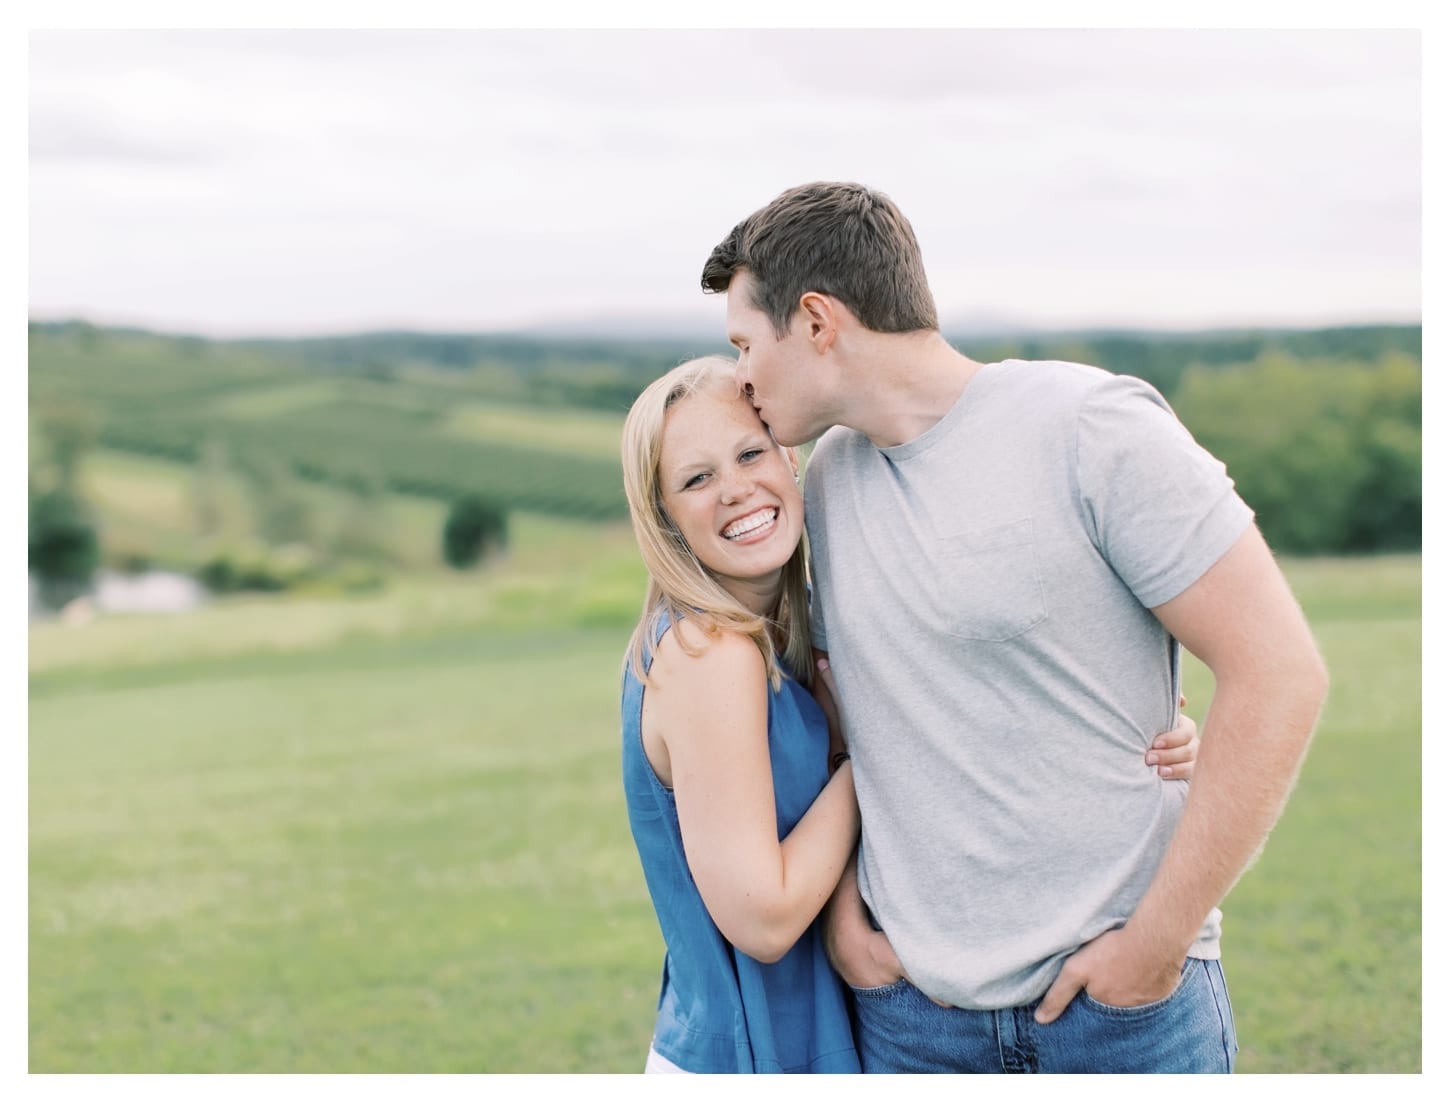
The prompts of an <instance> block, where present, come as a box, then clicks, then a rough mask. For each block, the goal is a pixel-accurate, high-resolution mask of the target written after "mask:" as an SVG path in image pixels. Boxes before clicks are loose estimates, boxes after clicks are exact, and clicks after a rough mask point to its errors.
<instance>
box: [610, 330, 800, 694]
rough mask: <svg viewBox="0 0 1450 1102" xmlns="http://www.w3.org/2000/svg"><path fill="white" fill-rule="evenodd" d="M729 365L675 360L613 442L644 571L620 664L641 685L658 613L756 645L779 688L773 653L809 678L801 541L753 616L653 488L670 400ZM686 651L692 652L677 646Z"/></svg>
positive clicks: (710, 381) (713, 382)
mask: <svg viewBox="0 0 1450 1102" xmlns="http://www.w3.org/2000/svg"><path fill="white" fill-rule="evenodd" d="M734 368H735V365H734V363H733V362H732V361H731V360H730V359H728V358H727V357H725V356H703V357H701V358H700V359H697V360H690V361H688V362H687V363H682V364H680V366H679V367H677V368H675V369H674V370H672V371H670V372H668V373H666V374H664V375H662V376H660V377H659V378H658V379H656V380H655V381H654V382H652V383H650V385H649V386H648V387H646V388H645V390H644V393H642V394H641V395H640V396H639V397H638V398H637V399H635V403H634V405H633V406H632V407H631V408H630V411H629V416H628V417H626V418H625V421H624V438H623V441H622V444H621V447H620V452H621V457H622V459H623V462H624V494H625V497H626V498H627V499H628V500H629V518H630V521H631V522H632V523H633V525H634V538H635V540H636V542H638V544H639V553H640V555H641V556H642V557H643V558H644V565H645V567H646V569H647V570H648V571H649V587H648V589H647V591H646V592H645V598H644V611H643V612H642V613H641V615H640V619H639V623H638V624H637V625H636V626H635V629H634V635H633V636H632V637H631V638H630V641H629V649H628V650H627V651H626V655H625V661H626V663H627V665H628V667H629V669H630V670H631V671H633V673H634V675H635V676H636V677H637V678H639V679H640V680H641V681H645V682H648V680H649V678H648V676H647V674H646V673H645V663H644V659H645V655H646V653H647V652H648V651H649V650H650V649H651V648H653V646H654V641H655V640H654V630H655V629H654V625H655V623H656V618H657V617H658V616H659V615H660V614H661V613H662V612H663V613H664V614H665V615H668V616H669V617H670V623H674V622H675V620H676V619H677V618H684V619H686V620H690V621H691V622H693V623H694V624H696V625H698V626H699V627H700V628H701V629H702V630H703V631H704V632H705V633H706V634H709V635H714V634H717V633H718V632H721V631H734V632H739V633H740V634H742V635H748V636H749V637H750V638H751V639H752V640H754V642H755V645H756V646H757V647H759V648H760V653H761V656H762V657H763V658H764V659H765V668H766V671H767V673H768V674H769V676H770V683H771V686H772V687H773V688H775V689H779V688H780V670H779V667H778V666H777V664H776V661H775V658H776V654H777V648H776V644H775V640H776V639H779V640H780V642H781V646H780V650H779V653H780V660H781V664H783V665H784V666H785V667H786V669H787V670H788V671H789V672H790V674H791V675H792V676H793V677H794V678H795V679H796V680H797V681H799V682H800V683H801V684H802V685H806V686H809V685H810V683H811V675H812V664H811V639H810V623H809V612H808V607H807V600H808V597H807V591H806V546H805V534H804V532H802V534H801V540H800V543H799V544H798V545H797V547H796V549H795V550H794V551H793V552H792V553H791V557H790V559H789V560H788V561H787V562H786V564H785V566H784V568H783V569H782V571H781V587H780V596H779V597H778V598H777V599H776V604H775V607H774V608H772V609H770V610H769V611H768V612H767V613H766V614H765V615H764V616H757V615H756V614H755V613H753V612H751V611H750V610H749V609H747V608H746V607H745V606H744V605H742V604H741V603H740V602H739V601H737V600H736V599H735V598H734V597H732V596H731V595H730V594H729V593H728V592H727V591H726V590H725V588H724V586H722V585H721V584H720V583H719V582H718V581H717V580H716V579H715V577H714V575H712V574H711V573H710V572H709V571H708V570H706V569H705V567H704V566H703V565H702V564H701V562H700V560H699V559H698V558H697V557H696V556H695V553H694V552H693V551H692V550H690V546H689V544H688V543H686V542H685V537H684V536H683V535H681V533H680V530H679V528H678V527H676V526H675V522H674V521H673V520H671V519H670V516H669V514H668V513H667V512H665V507H664V499H663V496H662V494H661V491H660V473H659V472H660V450H661V446H662V441H663V437H664V428H665V414H666V413H667V412H668V411H669V410H670V408H671V407H672V406H674V405H675V404H676V403H678V402H681V401H683V400H684V399H686V398H690V397H693V396H694V395H696V394H698V393H700V392H701V391H703V390H705V389H706V388H707V387H710V386H725V385H733V377H734ZM681 644H682V645H683V646H685V650H686V653H696V652H695V651H692V650H691V649H690V647H689V646H688V645H686V644H684V642H683V640H682V641H681Z"/></svg>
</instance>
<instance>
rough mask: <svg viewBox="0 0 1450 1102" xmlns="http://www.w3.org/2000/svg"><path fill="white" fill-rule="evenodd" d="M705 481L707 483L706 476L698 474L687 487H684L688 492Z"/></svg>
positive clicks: (686, 484)
mask: <svg viewBox="0 0 1450 1102" xmlns="http://www.w3.org/2000/svg"><path fill="white" fill-rule="evenodd" d="M704 481H705V475H704V472H701V473H700V474H697V475H695V476H693V477H692V478H691V479H690V480H689V481H688V482H686V483H685V485H684V488H685V489H686V490H688V489H690V488H691V487H693V486H698V485H700V483H702V482H704Z"/></svg>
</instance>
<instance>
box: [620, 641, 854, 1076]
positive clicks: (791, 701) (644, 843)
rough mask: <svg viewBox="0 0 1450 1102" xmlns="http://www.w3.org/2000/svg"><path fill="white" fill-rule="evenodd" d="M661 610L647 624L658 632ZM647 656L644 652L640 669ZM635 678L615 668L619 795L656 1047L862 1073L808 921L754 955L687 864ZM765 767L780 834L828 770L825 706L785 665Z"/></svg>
mask: <svg viewBox="0 0 1450 1102" xmlns="http://www.w3.org/2000/svg"><path fill="white" fill-rule="evenodd" d="M666 623H667V620H666V618H665V617H664V616H663V615H661V616H660V617H659V618H658V619H657V620H656V624H655V642H658V641H659V639H660V637H661V636H663V634H664V629H665V626H666ZM652 658H653V654H652V653H651V652H650V651H647V652H646V655H645V668H646V669H648V668H649V663H650V661H651V659H652ZM643 704H644V686H643V685H642V684H641V683H640V681H639V679H638V678H636V677H635V676H634V674H633V673H632V672H631V671H630V670H629V669H628V668H626V669H625V673H624V688H623V699H622V701H621V705H620V710H621V718H622V720H623V734H624V796H625V802H626V804H627V805H628V808H629V827H630V830H631V832H632V833H633V834H634V842H635V846H636V847H637V848H638V849H639V859H640V863H641V864H642V865H643V866H644V878H645V883H646V884H647V885H648V887H649V893H650V898H651V900H653V902H654V908H655V914H656V915H657V916H658V917H659V922H660V932H661V933H662V934H663V935H664V939H665V966H664V977H663V980H662V981H661V985H660V1000H659V1017H658V1018H657V1019H656V1022H655V1032H654V1040H653V1043H652V1044H653V1048H654V1050H655V1051H656V1052H658V1053H659V1054H660V1055H661V1056H663V1057H664V1058H665V1059H667V1060H670V1061H672V1062H673V1063H675V1064H676V1065H678V1066H679V1067H681V1068H683V1069H684V1070H686V1071H693V1072H859V1071H860V1070H861V1064H860V1061H859V1060H858V1059H857V1056H856V1047H855V1043H854V1040H853V1038H852V1035H851V1022H850V1018H849V1017H848V1015H847V1010H846V999H845V992H844V989H843V988H842V986H841V982H840V980H839V979H837V978H836V974H835V972H833V971H832V970H831V965H830V963H829V962H828V961H827V960H826V954H825V950H824V948H823V947H822V944H821V939H820V935H819V933H818V931H817V928H816V923H814V922H813V923H811V925H810V927H809V928H808V929H807V930H806V932H805V933H804V934H803V935H802V936H801V939H800V940H799V941H798V942H796V943H795V945H793V946H792V947H791V948H790V950H789V951H787V953H786V954H785V956H783V957H782V958H781V959H780V960H779V961H777V962H776V963H774V964H762V963H760V962H759V961H757V960H755V959H754V958H752V957H749V956H747V955H746V954H744V953H743V952H741V951H740V950H738V949H736V948H735V947H734V946H733V945H731V944H730V943H729V942H728V941H726V940H725V937H724V935H723V934H721V933H720V930H719V929H718V928H717V927H716V925H715V923H714V920H713V919H711V918H710V913H709V911H707V910H706V909H705V903H704V900H702V899H701V898H700V892H699V890H698V889H697V888H696V887H695V879H694V877H693V876H691V875H690V869H689V866H688V865H687V864H686V863H685V847H684V843H683V842H682V841H681V840H680V817H679V814H678V812H677V811H676V809H675V796H674V793H673V792H672V791H671V790H670V789H668V788H666V787H665V786H664V785H663V784H661V783H660V780H659V778H658V777H657V776H655V771H654V769H653V768H652V767H651V766H650V763H649V759H648V758H647V757H646V756H645V752H644V742H643V739H642V738H641V734H640V713H641V709H642V707H643ZM768 715H769V740H770V768H771V774H772V777H773V778H774V782H775V819H776V828H777V830H778V831H779V837H781V838H784V837H785V836H786V835H787V834H789V833H790V831H791V829H792V828H793V827H794V826H795V825H796V823H797V822H799V821H800V819H801V816H803V815H804V814H805V813H806V809H807V808H809V807H810V806H811V803H812V802H813V801H814V800H815V798H816V796H817V795H818V794H819V793H820V791H821V789H822V788H823V787H825V784H826V781H827V779H828V777H829V772H828V770H827V768H826V750H827V731H826V717H825V715H824V714H823V713H822V712H821V709H820V707H819V706H818V705H817V704H816V702H815V700H814V699H813V698H812V697H811V695H810V693H808V692H807V691H806V690H805V689H804V688H802V687H801V686H800V685H799V684H798V683H797V682H796V681H794V680H792V679H791V678H790V676H789V675H788V674H785V675H783V677H782V680H781V687H780V689H779V690H778V691H776V690H771V691H770V701H769V711H768Z"/></svg>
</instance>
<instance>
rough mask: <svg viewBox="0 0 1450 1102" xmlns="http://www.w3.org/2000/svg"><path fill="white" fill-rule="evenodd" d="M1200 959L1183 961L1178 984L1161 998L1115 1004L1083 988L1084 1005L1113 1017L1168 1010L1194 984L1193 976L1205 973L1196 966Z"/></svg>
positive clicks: (1134, 1015) (1144, 1015) (1136, 1015)
mask: <svg viewBox="0 0 1450 1102" xmlns="http://www.w3.org/2000/svg"><path fill="white" fill-rule="evenodd" d="M1197 963H1198V961H1196V960H1194V959H1193V958H1192V957H1189V958H1188V959H1187V960H1185V961H1184V962H1183V967H1182V968H1181V969H1179V972H1178V986H1177V987H1175V988H1174V989H1173V990H1172V991H1170V992H1169V993H1168V994H1166V995H1164V996H1163V997H1162V998H1161V999H1154V1000H1153V1001H1152V1002H1150V1003H1143V1004H1142V1005H1140V1006H1114V1005H1113V1004H1112V1003H1103V1002H1098V1000H1097V999H1095V998H1093V997H1092V996H1091V995H1089V994H1088V993H1087V988H1083V989H1082V991H1080V992H1079V994H1080V995H1081V996H1082V1002H1083V1005H1084V1006H1086V1007H1087V1008H1088V1009H1089V1010H1095V1011H1097V1012H1098V1013H1099V1014H1106V1015H1108V1016H1110V1017H1113V1018H1145V1017H1148V1016H1149V1015H1151V1014H1156V1013H1158V1012H1159V1011H1160V1010H1167V1009H1168V1008H1169V1007H1170V1006H1172V1005H1173V1004H1174V1003H1175V1002H1177V1001H1178V999H1180V998H1181V997H1182V996H1183V995H1184V994H1185V993H1186V992H1187V991H1188V989H1189V988H1190V986H1191V985H1192V981H1193V978H1194V977H1195V976H1200V975H1202V974H1203V970H1202V969H1201V968H1194V967H1193V965H1195V964H1197Z"/></svg>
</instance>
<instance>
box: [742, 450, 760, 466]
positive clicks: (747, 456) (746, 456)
mask: <svg viewBox="0 0 1450 1102" xmlns="http://www.w3.org/2000/svg"><path fill="white" fill-rule="evenodd" d="M764 452H765V449H764V448H750V449H749V450H748V451H743V452H741V453H740V462H742V463H749V462H750V461H751V460H752V459H754V458H756V457H757V456H759V455H762V454H764Z"/></svg>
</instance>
